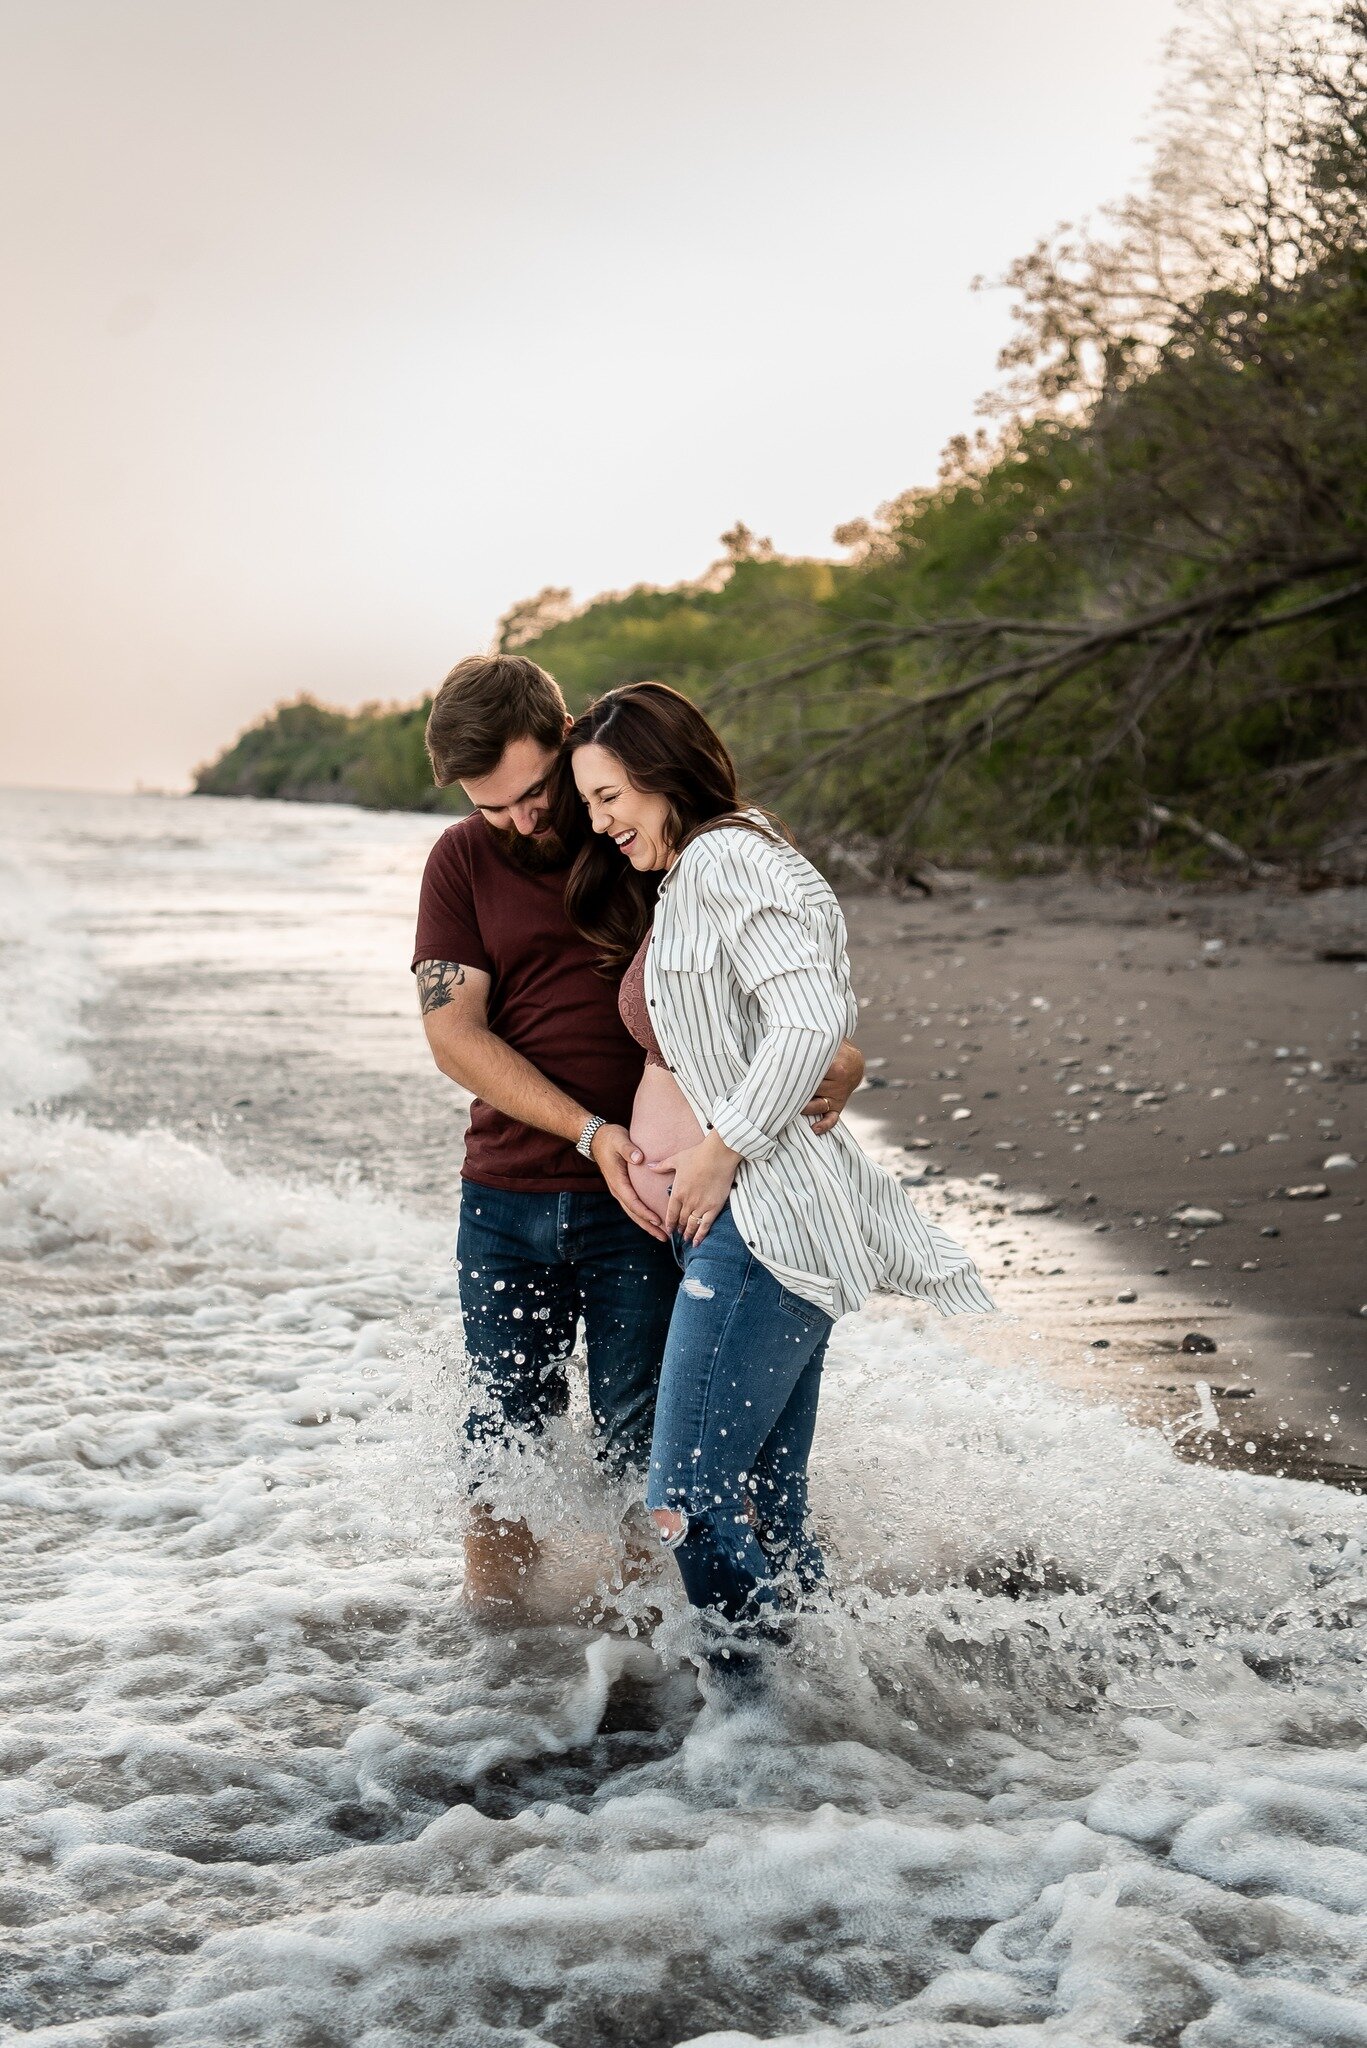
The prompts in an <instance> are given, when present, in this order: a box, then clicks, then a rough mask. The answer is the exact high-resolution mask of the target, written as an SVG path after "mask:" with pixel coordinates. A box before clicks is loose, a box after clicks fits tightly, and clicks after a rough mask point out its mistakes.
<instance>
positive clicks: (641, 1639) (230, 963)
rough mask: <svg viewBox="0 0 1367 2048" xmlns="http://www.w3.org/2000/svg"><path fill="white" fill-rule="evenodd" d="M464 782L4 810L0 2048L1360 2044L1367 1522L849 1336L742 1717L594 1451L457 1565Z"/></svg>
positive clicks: (1110, 1417)
mask: <svg viewBox="0 0 1367 2048" xmlns="http://www.w3.org/2000/svg"><path fill="white" fill-rule="evenodd" d="M436 829H437V824H436V821H434V820H432V819H427V818H414V817H404V816H398V817H375V816H367V815H365V814H362V813H359V812H356V811H350V810H343V809H329V808H321V807H320V808H309V807H292V806H286V805H273V804H233V803H229V802H219V801H214V800H209V799H198V798H196V799H184V800H177V799H169V798H166V799H163V798H150V797H149V798H114V797H109V798H85V797H81V798H77V797H69V796H62V797H57V796H43V795H37V794H31V793H22V794H9V795H3V796H0V1288H2V1289H3V1306H2V1309H0V1374H2V1375H3V1395H4V1399H3V1405H2V1406H0V1531H2V1533H3V1550H2V1551H0V2040H3V2041H5V2042H11V2041H14V2042H17V2041H23V2042H25V2043H41V2044H43V2048H95V2044H100V2048H143V2044H153V2043H158V2044H159V2043H184V2044H209V2043H212V2044H218V2043H230V2042H268V2043H280V2044H282V2048H409V2044H412V2048H418V2044H422V2048H432V2044H435V2043H453V2044H459V2048H467V2044H468V2048H540V2044H554V2048H604V2044H607V2048H678V2044H683V2043H690V2044H693V2048H698V2044H701V2043H704V2042H705V2043H707V2044H709V2048H739V2044H741V2043H748V2042H752V2041H761V2040H762V2041H766V2042H793V2043H795V2042H799V2041H800V2042H803V2043H807V2044H811V2048H817V2044H834V2043H843V2042H847V2041H849V2042H859V2043H861V2044H871V2048H893V2044H898V2048H966V2044H969V2043H974V2044H977V2043H982V2044H983V2048H988V2044H990V2048H1024V2044H1027V2043H1028V2044H1031V2048H1034V2044H1041V2048H1043V2044H1051V2048H1057V2044H1065V2048H1068V2044H1074V2043H1076V2044H1079V2048H1082V2044H1087V2048H1097V2044H1107V2043H1111V2042H1142V2043H1145V2044H1152V2048H1161V2044H1168V2043H1174V2044H1175V2043H1180V2044H1182V2048H1284V2044H1290V2043H1302V2042H1303V2043H1307V2044H1310V2043H1314V2044H1320V2048H1324V2044H1330V2048H1338V2044H1350V2043H1367V1744H1365V1742H1364V1737H1367V1703H1365V1701H1364V1688H1363V1678H1364V1668H1365V1667H1364V1659H1363V1627H1364V1620H1367V1568H1365V1567H1364V1557H1363V1545H1364V1541H1365V1540H1367V1505H1365V1504H1364V1503H1363V1502H1362V1501H1361V1500H1359V1499H1357V1498H1355V1497H1353V1496H1351V1495H1349V1494H1346V1493H1343V1492H1338V1491H1331V1490H1329V1489H1327V1488H1323V1487H1320V1486H1316V1485H1309V1484H1302V1483H1297V1482H1293V1481H1289V1480H1276V1479H1265V1478H1254V1477H1251V1476H1249V1475H1247V1474H1239V1473H1233V1472H1220V1471H1216V1470H1213V1469H1211V1468H1209V1467H1204V1466H1193V1465H1183V1464H1180V1463H1178V1462H1177V1461H1176V1459H1175V1458H1174V1457H1173V1456H1172V1454H1171V1452H1170V1451H1169V1449H1168V1447H1167V1445H1166V1444H1165V1443H1164V1441H1163V1440H1162V1438H1161V1437H1160V1436H1158V1435H1156V1434H1154V1433H1152V1432H1143V1431H1140V1430H1138V1429H1136V1428H1135V1427H1134V1426H1133V1425H1132V1424H1131V1423H1129V1422H1128V1421H1127V1420H1126V1419H1125V1418H1124V1416H1123V1415H1121V1414H1120V1413H1119V1412H1118V1411H1116V1410H1109V1409H1106V1408H1102V1407H1096V1406H1084V1405H1082V1404H1081V1403H1080V1402H1079V1401H1077V1400H1075V1399H1073V1398H1071V1397H1070V1396H1068V1395H1066V1394H1064V1393H1062V1392H1060V1391H1059V1390H1057V1389H1056V1388H1053V1387H1051V1386H1049V1385H1048V1384H1047V1383H1046V1382H1045V1381H1043V1380H1042V1379H1040V1378H1038V1377H1037V1376H1035V1375H1034V1374H1033V1373H1032V1372H1031V1371H1030V1370H1029V1369H1028V1368H1027V1367H1025V1366H1024V1365H1022V1366H1021V1367H1020V1368H1019V1369H1018V1370H1002V1369H1001V1368H1000V1367H999V1366H996V1365H989V1364H987V1363H984V1362H982V1361H980V1360H977V1359H975V1357H974V1353H973V1338H972V1332H971V1330H964V1329H962V1328H957V1327H955V1326H943V1325H942V1326H939V1327H938V1328H936V1327H932V1326H930V1325H929V1324H928V1323H927V1322H926V1321H925V1320H924V1316H923V1313H922V1312H921V1311H919V1310H915V1311H909V1310H907V1309H904V1308H903V1307H902V1306H900V1305H896V1304H882V1305H877V1306H875V1307H874V1308H872V1309H871V1310H870V1311H868V1312H866V1313H865V1314H864V1315H862V1316H859V1317H855V1318H851V1319H849V1320H848V1321H846V1322H845V1323H843V1324H841V1325H840V1327H839V1329H838V1331H837V1333H836V1338H835V1342H834V1344H833V1347H832V1362H831V1369H830V1374H829V1380H828V1387H827V1393H826V1396H825V1400H824V1404H823V1411H822V1418H821V1423H820V1427H819V1432H818V1441H817V1449H816V1455H815V1458H814V1464H813V1474H814V1499H815V1505H816V1510H817V1513H818V1516H819V1519H820V1522H821V1526H822V1530H823V1533H824V1536H825V1538H826V1541H827V1543H828V1547H829V1555H830V1562H831V1570H832V1591H831V1597H830V1599H829V1600H828V1601H827V1602H826V1603H825V1604H824V1605H823V1606H822V1607H820V1608H819V1609H817V1610H816V1611H814V1612H813V1613H812V1614H811V1615H809V1616H808V1617H806V1618H805V1619H804V1622H803V1624H802V1627H801V1631H800V1637H799V1641H798V1643H797V1646H796V1648H795V1650H794V1652H793V1654H792V1656H791V1658H790V1661H789V1665H788V1668H787V1671H786V1673H785V1676H784V1679H783V1682H782V1684H781V1686H780V1687H779V1688H778V1690H777V1691H776V1694H775V1696H774V1697H773V1699H772V1700H771V1701H770V1702H769V1703H768V1705H767V1706H766V1707H765V1708H764V1709H763V1710H759V1711H753V1712H744V1713H738V1714H737V1713H733V1714H725V1713H722V1712H720V1711H719V1710H718V1709H717V1708H715V1707H712V1706H708V1707H702V1706H701V1704H700V1700H699V1695H698V1689H697V1685H696V1681H695V1675H694V1668H693V1665H692V1663H691V1662H690V1661H689V1657H688V1647H689V1637H688V1628H687V1617H686V1615H685V1614H684V1613H683V1612H682V1610H681V1606H680V1602H679V1599H678V1595H677V1592H676V1589H675V1586H674V1583H673V1580H672V1579H671V1577H670V1576H669V1574H668V1572H662V1573H661V1574H660V1576H659V1577H658V1578H657V1579H656V1580H654V1581H653V1582H647V1583H645V1584H643V1585H636V1586H632V1587H629V1588H627V1589H625V1590H618V1589H616V1588H615V1587H614V1583H613V1582H614V1579H615V1577H616V1570H617V1566H618V1564H619V1563H620V1556H619V1554H618V1539H617V1537H616V1535H615V1531H616V1530H617V1527H618V1522H619V1518H620V1513H621V1509H622V1506H623V1502H622V1501H621V1500H620V1499H610V1498H608V1497H607V1496H606V1495H605V1494H604V1493H602V1492H601V1491H600V1490H599V1489H598V1488H597V1484H596V1481H595V1479H594V1475H593V1471H592V1467H591V1464H590V1463H589V1461H588V1460H586V1459H585V1457H584V1456H583V1452H582V1440H581V1439H580V1438H579V1437H578V1436H577V1435H576V1434H575V1432H574V1430H573V1429H570V1430H568V1431H566V1432H565V1433H563V1435H562V1437H561V1439H560V1440H559V1441H558V1442H557V1443H555V1444H553V1445H552V1446H550V1447H549V1454H548V1455H547V1456H546V1457H545V1458H543V1459H539V1460H536V1461H534V1462H533V1463H532V1464H531V1465H529V1466H526V1467H524V1468H523V1469H522V1470H521V1471H520V1472H517V1471H513V1470H511V1469H510V1470H509V1471H508V1472H507V1473H506V1474H504V1475H503V1483H504V1484H505V1487H506V1489H507V1494H508V1499H509V1502H510V1504H515V1505H518V1506H520V1507H522V1508H523V1509H524V1510H525V1511H526V1512H528V1513H529V1514H530V1516H531V1518H532V1519H533V1521H534V1522H535V1523H536V1524H537V1526H538V1528H539V1529H540V1530H541V1532H542V1533H543V1534H544V1535H545V1536H546V1538H547V1541H548V1544H549V1547H550V1551H551V1564H550V1566H549V1568H548V1571H547V1574H546V1577H545V1580H544V1582H543V1585H542V1589H541V1593H540V1596H539V1602H540V1604H539V1608H538V1617H537V1619H536V1620H535V1622H533V1623H530V1624H528V1625H526V1626H523V1627H520V1628H518V1629H516V1630H509V1631H504V1632H497V1631H492V1630H489V1629H486V1628H482V1627H480V1626H478V1625H476V1624H474V1623H473V1622H471V1621H470V1620H468V1619H467V1618H466V1616H465V1615H464V1613H463V1611H462V1608H461V1606H460V1601H459V1565H460V1554H459V1504H460V1500H461V1498H462V1494H463V1488H464V1483H465V1474H464V1472H463V1469H462V1452H461V1448H460V1445H461V1439H460V1437H459V1421H460V1414H461V1389H462V1370H461V1355H460V1345H459V1328H458V1316H457V1310H456V1303H455V1298H454V1290H453V1276H452V1273H451V1269H450V1256H451V1246H452V1239H453V1230H454V1212H455V1206H456V1176H457V1173H458V1170H459V1145H460V1132H461V1129H462V1126H463V1111H462V1107H461V1101H460V1098H459V1095H458V1092H457V1091H456V1090H454V1089H452V1088H451V1087H450V1086H449V1084H447V1083H445V1082H443V1081H442V1080H441V1079H440V1077H439V1076H437V1075H436V1074H435V1072H434V1071H433V1070H432V1068H431V1066H430V1063H429V1062H428V1060H427V1056H426V1051H425V1048H424V1046H423V1044H422V1041H421V1035H420V1032H419V1030H418V1027H417V1023H416V1018H415V1014H414V1005H413V998H412V991H411V987H410V985H409V976H408V973H407V951H408V938H409V932H410V928H411V921H412V910H413V902H414V896H415V890H416V883H417V877H418V874H419V872H420V869H421V864H422V860H423V857H424V855H425V853H426V849H427V847H428V845H429V844H430V842H431V839H432V837H433V836H434V833H435V830H436Z"/></svg>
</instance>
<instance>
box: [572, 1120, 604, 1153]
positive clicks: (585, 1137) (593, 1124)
mask: <svg viewBox="0 0 1367 2048" xmlns="http://www.w3.org/2000/svg"><path fill="white" fill-rule="evenodd" d="M606 1122H607V1118H606V1117H605V1116H591V1117H590V1118H589V1120H588V1122H587V1123H586V1124H585V1126H584V1128H583V1130H582V1131H581V1132H580V1133H579V1142H578V1144H577V1145H576V1146H575V1148H574V1149H575V1151H576V1152H582V1153H583V1155H584V1157H585V1159H592V1157H593V1141H594V1139H595V1138H596V1137H597V1136H598V1133H599V1132H600V1131H601V1130H602V1128H603V1126H604V1124H605V1123H606Z"/></svg>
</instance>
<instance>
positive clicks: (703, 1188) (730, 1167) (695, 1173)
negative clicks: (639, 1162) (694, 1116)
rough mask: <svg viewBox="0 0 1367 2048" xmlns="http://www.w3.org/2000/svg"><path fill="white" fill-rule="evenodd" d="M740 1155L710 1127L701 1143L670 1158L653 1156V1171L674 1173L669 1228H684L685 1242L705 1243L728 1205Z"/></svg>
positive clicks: (682, 1231)
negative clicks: (709, 1232) (654, 1157)
mask: <svg viewBox="0 0 1367 2048" xmlns="http://www.w3.org/2000/svg"><path fill="white" fill-rule="evenodd" d="M740 1158H741V1155H740V1153H739V1152H733V1151H732V1150H731V1147H730V1146H729V1145H727V1144H725V1143H724V1142H723V1141H722V1139H720V1138H719V1137H718V1136H717V1134H716V1132H715V1131H709V1132H708V1134H707V1136H706V1137H705V1138H704V1139H703V1141H702V1143H701V1145H690V1146H689V1147H688V1148H687V1150H686V1151H683V1152H675V1153H674V1154H673V1155H672V1157H670V1158H668V1159H652V1160H651V1161H650V1162H649V1163H650V1166H651V1169H652V1171H653V1172H655V1173H670V1174H672V1175H673V1176H674V1180H673V1185H672V1186H671V1188H670V1190H669V1211H668V1214H667V1215H666V1217H665V1227H666V1229H668V1230H677V1231H680V1232H681V1233H682V1235H683V1240H684V1243H685V1244H701V1243H702V1241H703V1239H704V1238H705V1237H706V1235H707V1233H708V1231H709V1230H710V1229H711V1228H712V1225H713V1224H714V1223H715V1222H716V1220H717V1218H718V1216H720V1214H721V1212H722V1210H723V1209H724V1208H725V1207H726V1204H727V1201H728V1199H729V1198H730V1194H731V1183H732V1182H733V1181H734V1179H735V1178H736V1168H737V1167H738V1166H739V1165H740Z"/></svg>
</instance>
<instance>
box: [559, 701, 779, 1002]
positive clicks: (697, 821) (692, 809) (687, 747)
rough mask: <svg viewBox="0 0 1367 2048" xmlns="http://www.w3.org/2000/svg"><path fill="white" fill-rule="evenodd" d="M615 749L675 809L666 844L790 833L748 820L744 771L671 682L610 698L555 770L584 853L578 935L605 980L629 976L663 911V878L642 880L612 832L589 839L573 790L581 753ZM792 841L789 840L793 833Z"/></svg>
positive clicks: (565, 820)
mask: <svg viewBox="0 0 1367 2048" xmlns="http://www.w3.org/2000/svg"><path fill="white" fill-rule="evenodd" d="M587 746H600V747H606V748H607V750H608V752H609V753H611V754H615V755H616V757H617V759H618V760H619V761H620V762H621V764H622V766H623V768H624V769H625V770H626V772H627V775H628V777H629V778H630V780H631V784H632V787H633V788H635V789H641V790H647V791H649V793H650V794H651V795H652V796H662V797H664V798H665V799H666V801H667V802H668V804H669V818H668V821H667V824H666V828H665V829H666V836H667V838H668V841H669V845H670V847H671V849H677V851H678V852H680V853H682V851H683V849H684V848H685V846H687V845H688V844H689V843H690V841H691V840H694V839H696V838H697V837H698V835H699V833H701V832H706V831H709V830H712V829H714V828H715V827H716V826H718V825H744V826H746V827H747V828H748V829H749V830H751V831H757V832H765V831H770V832H772V833H773V834H774V836H778V835H779V834H780V833H782V832H783V830H784V828H783V827H782V826H780V825H779V824H778V823H777V821H774V822H773V823H772V824H767V825H761V824H758V823H757V822H756V820H755V819H754V818H753V817H748V818H747V817H743V816H741V815H740V813H741V812H742V810H743V808H744V804H743V799H742V797H741V794H740V790H739V788H738V786H737V782H736V767H735V763H734V762H733V761H732V759H731V756H730V754H728V752H727V751H726V748H725V746H724V745H723V743H722V741H721V739H720V738H719V737H718V735H717V734H716V733H715V732H714V731H713V730H712V727H711V726H710V725H709V724H708V722H707V720H706V719H705V718H704V717H703V715H702V713H701V711H699V709H698V707H697V705H696V704H691V703H690V702H689V700H688V698H687V697H685V696H684V695H683V694H682V692H681V691H679V690H672V689H671V688H670V687H669V685H668V683H625V684H623V686H622V688H621V689H620V690H609V691H608V693H607V695H606V696H603V697H599V698H597V699H596V701H595V702H594V703H592V704H590V706H589V708H588V710H587V711H585V712H583V713H582V714H581V715H580V716H579V717H578V718H576V719H575V721H574V724H573V725H572V726H571V727H570V729H569V732H568V733H567V734H566V736H565V747H564V752H563V753H562V754H561V756H560V761H559V764H558V766H557V769H556V776H555V783H554V786H553V796H552V805H551V820H552V823H553V824H554V825H555V828H556V830H557V831H558V832H559V834H560V836H561V839H562V840H563V841H564V843H565V845H567V846H578V847H579V852H578V854H577V855H576V857H575V861H574V865H573V867H572V868H571V869H570V878H569V881H568V882H567V883H566V885H565V908H566V910H567V911H568V912H569V917H570V922H571V924H573V926H574V928H575V930H576V931H578V932H580V933H582V934H583V936H584V937H585V938H586V939H588V940H589V942H590V944H592V945H594V946H596V947H597V949H598V954H599V958H600V960H601V963H602V968H603V972H604V973H605V974H608V975H620V974H621V973H622V971H623V970H624V969H625V968H626V967H628V966H629V965H630V963H631V960H632V957H633V955H634V954H635V952H636V949H637V947H638V946H639V945H640V943H641V940H642V939H643V938H644V937H645V934H646V930H647V928H648V926H649V924H650V921H651V918H652V917H653V915H654V911H655V896H656V892H657V890H658V889H659V885H660V877H659V875H657V874H648V875H643V874H638V873H637V872H636V870H635V869H634V868H633V867H631V866H630V865H629V864H628V863H627V862H626V861H624V860H623V858H622V856H621V854H620V853H619V852H618V851H617V849H616V847H615V846H614V845H613V843H612V841H611V840H610V839H609V838H608V837H607V835H606V834H605V833H599V832H594V833H590V834H589V836H588V838H587V840H586V839H585V837H584V816H583V802H582V799H581V797H580V795H579V792H578V790H577V789H576V787H575V782H574V765H573V764H574V756H575V754H576V753H577V751H578V750H579V748H580V747H587ZM785 836H786V834H785Z"/></svg>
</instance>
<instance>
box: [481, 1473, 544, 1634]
mask: <svg viewBox="0 0 1367 2048" xmlns="http://www.w3.org/2000/svg"><path fill="white" fill-rule="evenodd" d="M537 1556H538V1550H537V1542H536V1538H535V1537H534V1536H533V1535H532V1532H531V1530H530V1529H529V1528H528V1527H527V1524H526V1523H525V1522H522V1521H515V1520H511V1519H510V1518H509V1517H508V1516H507V1515H496V1514H495V1513H494V1512H493V1510H492V1509H491V1508H489V1507H487V1506H486V1505H485V1503H484V1502H483V1501H476V1502H475V1505H474V1507H473V1508H472V1509H471V1511H470V1521H469V1524H468V1526H467V1528H466V1531H465V1604H466V1606H467V1607H469V1608H471V1609H472V1611H473V1612H474V1613H475V1614H477V1615H478V1616H479V1617H480V1619H481V1620H482V1621H516V1620H518V1619H519V1618H520V1616H521V1614H522V1612H523V1610H524V1608H525V1607H526V1604H527V1581H528V1577H529V1575H530V1572H531V1568H532V1566H533V1565H534V1564H535V1563H536V1560H537Z"/></svg>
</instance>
